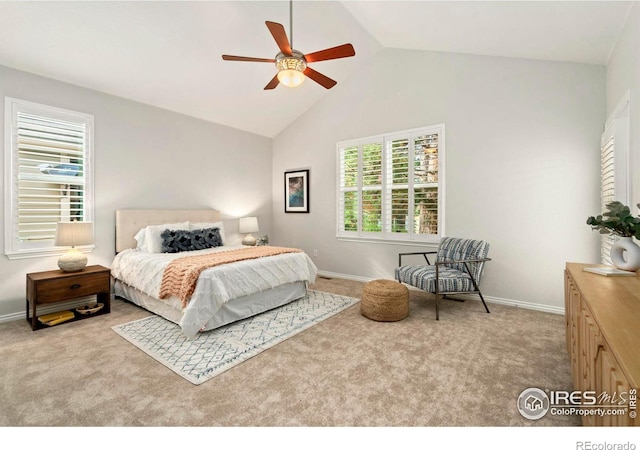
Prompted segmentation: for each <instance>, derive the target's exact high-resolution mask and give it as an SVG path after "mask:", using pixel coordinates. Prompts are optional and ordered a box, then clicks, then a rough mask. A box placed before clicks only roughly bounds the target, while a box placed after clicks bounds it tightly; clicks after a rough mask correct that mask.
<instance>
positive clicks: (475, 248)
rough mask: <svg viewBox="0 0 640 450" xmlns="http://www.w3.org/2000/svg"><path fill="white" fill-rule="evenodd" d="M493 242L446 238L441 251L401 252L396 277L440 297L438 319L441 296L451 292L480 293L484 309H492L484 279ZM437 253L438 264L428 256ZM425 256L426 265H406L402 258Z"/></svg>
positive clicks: (437, 302) (402, 281) (437, 310)
mask: <svg viewBox="0 0 640 450" xmlns="http://www.w3.org/2000/svg"><path fill="white" fill-rule="evenodd" d="M488 253H489V244H488V243H487V242H485V241H477V240H473V239H459V238H449V237H443V238H442V240H441V241H440V246H439V247H438V251H437V252H414V253H400V254H398V267H396V270H395V276H396V280H398V281H399V282H400V283H405V284H408V285H411V286H414V287H417V288H418V289H422V290H423V291H427V292H431V293H432V294H435V296H436V320H440V299H441V298H443V297H444V296H445V295H447V294H478V295H479V296H480V300H482V304H483V305H484V309H485V310H486V311H487V313H488V312H489V308H488V307H487V304H486V302H485V301H484V297H483V296H482V292H480V287H479V285H480V279H481V278H482V273H483V271H484V263H485V262H487V261H491V258H487V254H488ZM430 254H435V255H436V259H435V264H433V265H432V264H431V262H430V261H429V258H428V257H427V255H430ZM408 255H423V256H424V259H425V260H426V261H427V264H426V265H412V266H403V265H402V257H403V256H408Z"/></svg>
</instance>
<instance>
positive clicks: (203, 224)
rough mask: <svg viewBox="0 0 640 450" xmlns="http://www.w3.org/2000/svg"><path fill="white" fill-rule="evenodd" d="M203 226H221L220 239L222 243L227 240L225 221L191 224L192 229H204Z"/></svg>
mask: <svg viewBox="0 0 640 450" xmlns="http://www.w3.org/2000/svg"><path fill="white" fill-rule="evenodd" d="M203 228H219V229H220V239H222V245H224V243H225V242H226V238H225V236H224V222H213V223H205V222H202V223H191V224H190V225H189V229H190V230H202V229H203Z"/></svg>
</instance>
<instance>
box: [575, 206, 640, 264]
mask: <svg viewBox="0 0 640 450" xmlns="http://www.w3.org/2000/svg"><path fill="white" fill-rule="evenodd" d="M638 207H640V204H638ZM606 208H607V211H605V212H604V213H602V214H600V215H598V216H596V217H594V216H590V217H588V218H587V225H591V228H592V229H593V230H599V231H600V234H609V235H614V236H618V239H617V240H616V241H615V242H614V243H613V245H612V247H611V262H612V263H613V265H614V266H615V267H616V268H618V269H621V270H628V271H630V272H635V271H637V270H638V269H640V247H638V245H637V244H636V243H635V242H633V238H634V237H635V238H636V239H640V217H634V216H632V215H631V210H630V209H629V207H628V206H626V205H623V204H622V203H620V202H617V201H616V202H611V203H608V204H607V205H606ZM625 256H626V258H625Z"/></svg>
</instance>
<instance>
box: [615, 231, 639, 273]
mask: <svg viewBox="0 0 640 450" xmlns="http://www.w3.org/2000/svg"><path fill="white" fill-rule="evenodd" d="M611 262H612V263H613V265H614V266H616V267H617V268H618V269H621V270H628V271H630V272H635V271H636V270H638V269H640V247H638V245H637V244H636V243H635V242H633V238H631V237H621V238H618V240H617V241H616V242H615V243H614V244H613V246H612V247H611Z"/></svg>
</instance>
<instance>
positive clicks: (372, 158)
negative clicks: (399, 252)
mask: <svg viewBox="0 0 640 450" xmlns="http://www.w3.org/2000/svg"><path fill="white" fill-rule="evenodd" d="M337 151H338V176H337V180H338V189H337V191H338V201H337V203H338V213H337V216H338V237H339V238H347V239H349V238H353V239H373V240H378V239H381V240H397V241H412V242H415V241H423V242H438V241H439V239H440V236H442V233H443V222H444V220H443V218H444V214H443V211H444V208H443V203H444V201H443V199H444V189H443V187H444V125H443V124H441V125H436V126H431V127H425V128H419V129H413V130H406V131H400V132H396V133H390V134H385V135H381V136H372V137H368V138H362V139H356V140H350V141H343V142H339V143H338V144H337Z"/></svg>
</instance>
